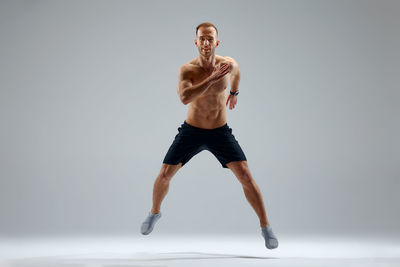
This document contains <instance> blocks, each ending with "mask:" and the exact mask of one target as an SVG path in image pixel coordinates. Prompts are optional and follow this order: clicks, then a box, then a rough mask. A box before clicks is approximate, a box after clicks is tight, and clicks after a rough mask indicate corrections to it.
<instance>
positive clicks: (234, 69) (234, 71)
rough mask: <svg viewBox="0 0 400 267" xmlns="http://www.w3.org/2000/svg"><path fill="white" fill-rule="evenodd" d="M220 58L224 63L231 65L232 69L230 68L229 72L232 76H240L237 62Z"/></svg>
mask: <svg viewBox="0 0 400 267" xmlns="http://www.w3.org/2000/svg"><path fill="white" fill-rule="evenodd" d="M222 58H223V61H224V62H229V63H231V64H232V68H231V71H230V73H231V74H232V75H238V74H240V70H239V65H238V63H237V61H236V60H235V59H234V58H232V57H228V56H224V57H222Z"/></svg>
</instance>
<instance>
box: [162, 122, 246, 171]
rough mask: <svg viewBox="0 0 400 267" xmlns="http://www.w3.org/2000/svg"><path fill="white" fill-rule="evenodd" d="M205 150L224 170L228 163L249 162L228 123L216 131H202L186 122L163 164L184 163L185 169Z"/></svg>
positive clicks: (179, 129) (215, 129)
mask: <svg viewBox="0 0 400 267" xmlns="http://www.w3.org/2000/svg"><path fill="white" fill-rule="evenodd" d="M204 149H206V150H208V151H210V152H211V153H212V154H213V155H214V156H215V157H216V158H217V159H218V161H219V162H220V163H221V165H222V167H223V168H228V167H227V166H226V164H227V163H228V162H231V161H239V160H247V159H246V156H245V155H244V153H243V151H242V149H241V147H240V145H239V143H238V141H237V140H236V139H235V136H234V135H233V134H232V129H231V128H229V126H228V124H227V123H225V125H223V126H221V127H218V128H214V129H202V128H198V127H195V126H192V125H190V124H188V123H187V122H186V121H184V122H183V124H182V125H181V127H179V128H178V134H177V135H176V136H175V139H174V141H173V142H172V144H171V146H170V147H169V149H168V152H167V154H166V155H165V158H164V160H163V163H166V164H172V165H176V164H179V163H180V162H182V167H183V165H185V164H186V163H187V162H188V161H189V160H190V159H191V158H192V157H193V156H194V155H196V154H197V153H199V152H201V151H203V150H204Z"/></svg>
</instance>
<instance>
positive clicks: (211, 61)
mask: <svg viewBox="0 0 400 267" xmlns="http://www.w3.org/2000/svg"><path fill="white" fill-rule="evenodd" d="M215 61H216V59H215V54H212V55H210V56H209V57H205V56H203V55H199V57H198V62H199V65H200V67H202V68H203V69H205V70H208V71H210V70H213V69H214V66H215Z"/></svg>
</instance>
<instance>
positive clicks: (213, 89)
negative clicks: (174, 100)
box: [192, 72, 230, 97]
mask: <svg viewBox="0 0 400 267" xmlns="http://www.w3.org/2000/svg"><path fill="white" fill-rule="evenodd" d="M229 75H230V74H229V73H228V74H226V75H225V76H224V77H222V78H221V79H219V80H218V81H217V82H215V83H213V84H212V85H211V86H210V88H209V89H208V90H207V91H206V92H205V93H204V94H203V95H202V97H207V96H215V95H219V94H221V93H223V92H224V91H225V89H226V87H228V84H229ZM208 76H210V73H204V72H197V73H195V74H194V75H193V76H192V83H193V85H196V84H198V83H200V82H202V81H203V80H204V79H206V78H207V77H208Z"/></svg>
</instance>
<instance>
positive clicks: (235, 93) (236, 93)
mask: <svg viewBox="0 0 400 267" xmlns="http://www.w3.org/2000/svg"><path fill="white" fill-rule="evenodd" d="M229 93H230V94H231V95H238V94H239V91H236V92H232V91H230V92H229Z"/></svg>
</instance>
